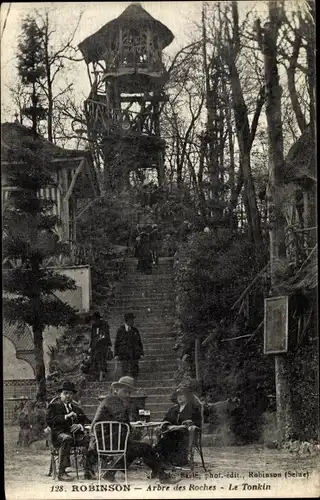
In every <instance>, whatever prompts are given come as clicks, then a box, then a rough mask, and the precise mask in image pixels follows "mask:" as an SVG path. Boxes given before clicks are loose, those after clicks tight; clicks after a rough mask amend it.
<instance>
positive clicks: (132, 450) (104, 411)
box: [89, 376, 172, 483]
mask: <svg viewBox="0 0 320 500" xmlns="http://www.w3.org/2000/svg"><path fill="white" fill-rule="evenodd" d="M111 390H112V393H111V394H109V395H108V396H106V397H105V399H104V400H103V401H102V402H101V404H100V406H99V407H98V409H97V412H96V415H95V417H94V419H93V421H92V428H93V426H94V424H95V423H96V422H103V421H115V422H124V423H126V424H129V426H130V421H129V405H130V395H131V393H132V392H133V391H134V390H135V387H134V379H133V378H132V377H128V376H124V377H121V378H120V379H119V380H118V382H114V383H113V384H112V385H111ZM130 429H131V426H130ZM115 432H116V430H115ZM116 439H117V435H115V436H114V437H113V440H116ZM109 442H110V437H109V436H105V443H106V446H108V443H109ZM89 449H95V437H94V436H92V437H91V441H90V445H89ZM135 458H141V459H142V460H143V461H144V463H145V464H146V465H147V466H148V467H150V469H151V470H152V477H153V478H155V477H158V478H159V480H160V482H163V483H171V482H172V481H171V479H170V477H169V476H168V474H167V473H166V472H165V466H164V465H163V464H162V463H161V462H160V460H159V459H158V457H157V456H156V454H155V453H154V451H153V449H152V447H151V445H150V444H148V443H143V442H141V441H136V440H134V439H132V438H131V436H130V435H129V439H128V445H127V455H126V462H127V467H129V466H130V464H131V463H132V462H133V461H134V460H135ZM118 467H119V469H121V467H123V459H121V460H120V461H119V462H118ZM105 479H107V480H108V481H110V482H114V481H115V471H108V472H107V473H105Z"/></svg>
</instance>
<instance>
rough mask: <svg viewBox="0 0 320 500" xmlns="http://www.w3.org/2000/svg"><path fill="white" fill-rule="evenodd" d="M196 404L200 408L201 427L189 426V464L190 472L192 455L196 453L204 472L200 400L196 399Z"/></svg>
mask: <svg viewBox="0 0 320 500" xmlns="http://www.w3.org/2000/svg"><path fill="white" fill-rule="evenodd" d="M196 399H197V402H198V403H199V405H200V407H201V427H197V426H196V425H191V426H190V427H189V428H188V431H189V463H190V468H191V470H194V454H195V452H197V453H198V454H199V455H200V458H201V463H202V467H203V469H204V471H205V472H206V466H205V463H204V458H203V452H202V429H203V425H204V407H203V404H202V403H201V401H200V399H198V398H196Z"/></svg>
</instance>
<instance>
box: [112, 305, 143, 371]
mask: <svg viewBox="0 0 320 500" xmlns="http://www.w3.org/2000/svg"><path fill="white" fill-rule="evenodd" d="M143 354H144V353H143V345H142V341H141V337H140V333H139V330H138V329H137V328H136V327H135V326H134V314H132V313H126V314H125V315H124V325H121V326H120V328H119V329H118V331H117V335H116V340H115V344H114V356H115V359H119V361H120V364H121V374H122V375H123V376H125V375H131V377H133V378H134V379H137V377H138V375H139V359H141V358H142V357H143Z"/></svg>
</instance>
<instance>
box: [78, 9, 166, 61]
mask: <svg viewBox="0 0 320 500" xmlns="http://www.w3.org/2000/svg"><path fill="white" fill-rule="evenodd" d="M131 26H132V27H134V28H137V29H143V28H144V27H146V26H149V27H150V28H151V29H152V30H153V31H154V32H155V33H157V34H158V36H159V37H160V38H161V39H162V41H163V45H162V46H163V48H164V47H166V46H167V45H169V44H170V43H171V42H172V40H173V38H174V36H173V34H172V32H171V31H170V30H169V28H167V27H166V26H165V25H164V24H162V23H161V22H160V21H157V19H154V17H152V16H151V15H150V14H149V13H148V12H147V11H146V10H145V9H144V8H143V7H142V6H141V5H140V4H139V3H133V4H131V5H129V7H127V8H126V9H125V10H124V11H123V12H122V14H120V16H119V17H117V18H116V19H113V20H112V21H110V22H109V23H107V24H105V25H104V26H102V28H100V29H99V30H98V31H97V32H96V33H94V34H93V35H90V36H88V37H87V38H86V39H85V40H83V42H81V43H79V45H78V47H79V49H80V51H81V53H82V55H83V57H84V59H85V61H86V63H87V64H89V63H91V62H96V61H100V60H102V59H103V58H104V55H105V52H106V48H107V42H108V41H109V40H110V39H113V38H114V37H115V36H116V35H117V34H118V33H119V29H120V27H122V28H126V27H131Z"/></svg>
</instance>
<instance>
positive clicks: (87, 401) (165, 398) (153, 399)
mask: <svg viewBox="0 0 320 500" xmlns="http://www.w3.org/2000/svg"><path fill="white" fill-rule="evenodd" d="M172 392H173V391H170V392H169V393H167V394H152V395H150V394H146V396H147V399H146V404H156V403H157V404H158V403H159V404H167V405H170V403H172V402H171V395H172ZM107 394H109V391H107V392H97V393H96V394H95V395H91V396H90V397H88V396H85V397H82V400H81V401H82V404H84V405H97V404H99V402H100V400H99V397H100V396H106V395H107Z"/></svg>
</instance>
